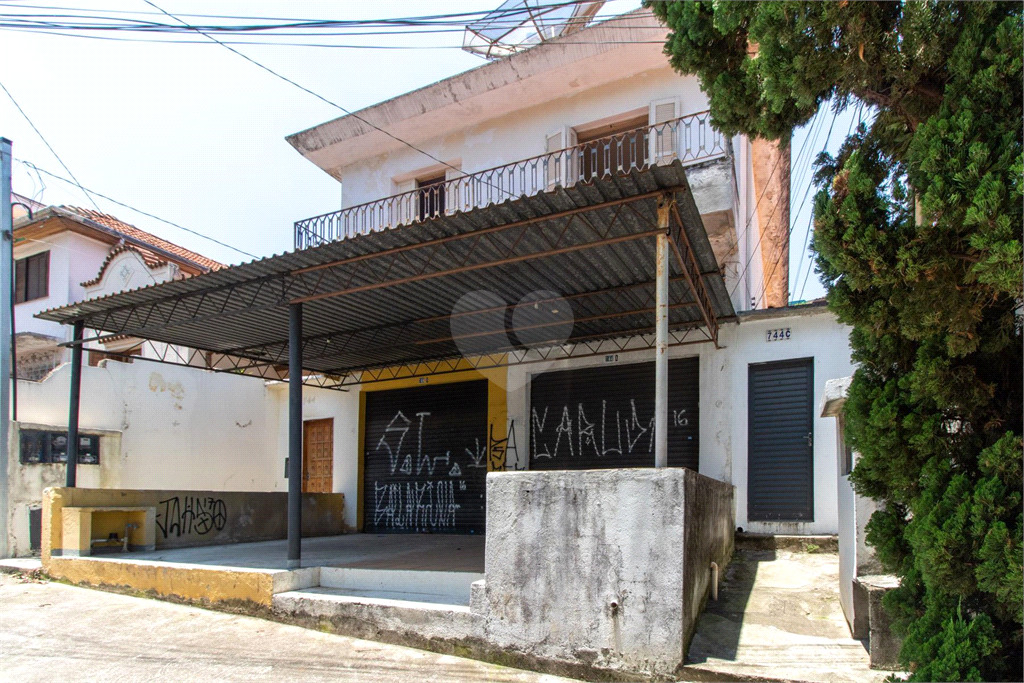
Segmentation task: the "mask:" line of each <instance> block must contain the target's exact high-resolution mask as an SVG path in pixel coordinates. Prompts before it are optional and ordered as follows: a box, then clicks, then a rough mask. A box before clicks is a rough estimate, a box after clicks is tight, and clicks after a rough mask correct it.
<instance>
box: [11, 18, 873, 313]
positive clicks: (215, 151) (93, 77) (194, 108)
mask: <svg viewBox="0 0 1024 683" xmlns="http://www.w3.org/2000/svg"><path fill="white" fill-rule="evenodd" d="M154 2H155V4H157V5H158V6H159V7H161V8H162V9H164V10H167V11H168V12H171V13H173V14H178V15H180V14H186V13H189V12H192V13H202V14H227V15H244V16H252V15H258V16H263V17H301V18H310V19H314V18H325V19H326V18H330V19H379V18H384V17H402V16H415V15H425V14H442V13H454V12H474V11H487V10H490V9H494V8H496V7H497V6H498V5H499V4H500V0H447V1H446V2H436V1H434V0H388V1H387V2H382V1H381V0H376V1H364V0H336V1H334V2H308V1H291V2H279V1H273V0H262V1H260V2H253V1H252V0H206V1H203V2H197V1H192V0H154ZM639 4H640V3H639V0H612V1H611V2H608V3H607V4H606V5H605V8H604V9H603V10H602V15H614V14H619V13H622V12H627V11H630V10H632V9H634V8H636V7H637V6H639ZM28 5H34V6H51V7H56V6H58V5H60V6H61V7H79V8H106V9H116V10H117V12H118V13H121V14H129V13H131V15H132V16H135V17H142V18H150V19H160V20H163V21H167V18H166V17H162V16H160V15H157V14H146V13H152V12H156V10H155V9H154V8H153V7H151V6H149V5H147V4H146V3H145V2H143V0H120V1H119V2H118V3H116V4H114V3H101V2H100V0H80V1H71V0H61V2H59V3H58V2H55V1H54V0H22V1H12V0H0V12H11V11H19V12H25V11H32V10H29V9H28V8H27V7H26V6H28ZM35 11H38V12H47V11H48V12H54V11H57V10H35ZM195 21H199V20H198V19H197V20H195ZM207 21H218V20H214V19H210V20H207ZM220 21H221V23H223V21H222V20H220ZM117 37H126V38H131V39H133V40H137V39H144V40H152V39H154V36H152V35H150V34H142V35H140V34H127V35H125V34H117ZM175 37H176V38H177V39H183V38H184V36H175ZM196 38H197V39H199V40H200V41H202V40H204V39H202V37H201V36H196ZM296 40H299V39H296ZM302 40H306V42H308V40H309V39H302ZM315 42H319V39H315ZM334 42H336V43H337V42H345V43H347V44H360V45H362V46H364V47H362V48H358V49H356V48H314V47H295V46H281V45H246V46H242V45H233V47H235V48H236V49H238V50H240V51H242V52H244V53H245V54H246V55H247V56H249V57H251V58H252V59H255V60H256V61H258V62H260V63H262V64H264V65H266V66H268V67H270V68H272V69H274V70H275V71H278V72H279V73H281V74H283V75H285V76H287V77H289V78H291V79H293V80H295V81H296V82H298V83H300V84H301V85H303V86H304V87H306V88H308V89H309V90H312V91H314V92H316V93H317V94H319V95H321V96H323V97H324V98H325V99H327V100H330V101H331V102H334V103H336V104H338V105H340V106H342V107H345V108H346V109H349V110H350V111H355V110H358V109H361V108H363V107H367V106H370V105H372V104H375V103H377V102H380V101H382V100H385V99H388V98H391V97H394V96H396V95H400V94H402V93H405V92H408V91H410V90H414V89H416V88H419V87H422V86H424V85H427V84H430V83H433V82H435V81H438V80H441V79H443V78H446V77H448V76H451V75H453V74H456V73H459V72H462V71H465V70H467V69H471V68H473V67H476V66H480V65H481V64H483V63H484V60H482V59H481V58H480V57H477V56H474V55H471V54H469V53H466V52H464V51H462V50H461V49H459V48H460V46H461V43H462V34H461V32H455V31H453V32H450V33H437V34H432V35H416V36H411V35H403V36H386V37H381V36H375V37H358V38H337V39H334ZM368 46H375V47H376V48H380V47H385V48H389V49H370V48H369V47H368ZM407 47H415V48H416V49H393V48H407ZM0 65H2V67H0V83H2V84H3V86H4V87H5V88H6V89H7V90H8V91H9V92H10V95H11V96H13V98H14V99H15V100H16V101H17V103H18V104H19V105H20V106H21V109H23V110H24V113H25V114H26V115H27V116H28V118H30V119H31V121H32V123H33V124H34V125H35V127H36V128H38V130H39V132H40V133H42V135H43V136H45V138H46V140H47V142H49V144H50V146H51V147H52V148H53V150H54V151H55V152H56V154H57V155H59V157H60V160H62V161H63V163H64V164H65V165H66V166H67V168H68V169H70V171H71V173H73V174H74V176H75V177H76V178H77V179H78V181H79V182H80V183H81V185H82V186H84V187H85V188H87V189H89V190H93V191H95V192H99V193H101V194H104V195H107V196H108V197H111V198H113V199H116V200H118V201H120V202H122V203H124V204H127V205H129V206H131V207H135V208H137V209H140V210H142V211H145V212H147V213H149V214H152V215H153V216H157V217H160V218H163V219H166V220H167V221H171V222H173V223H177V224H178V225H181V226H184V227H186V228H188V229H190V230H192V231H195V232H198V233H201V234H203V235H208V236H210V237H213V238H215V239H217V240H219V241H220V242H223V243H224V244H227V245H231V246H233V247H236V248H237V249H240V250H241V251H242V252H245V254H243V253H240V252H239V251H235V250H232V249H229V248H227V247H225V246H221V245H220V244H217V243H214V242H210V241H208V240H206V239H203V238H202V237H199V236H196V235H194V234H192V233H189V232H185V231H183V230H180V229H178V228H176V227H173V226H171V225H168V224H166V223H163V222H161V221H159V220H157V219H155V218H152V217H150V216H146V215H143V214H140V213H136V212H134V211H132V210H130V209H128V208H125V207H123V206H119V205H117V204H114V203H111V202H110V201H107V200H105V199H102V198H100V197H96V196H95V195H93V197H92V198H91V199H90V197H89V196H88V195H87V194H86V193H84V192H83V191H82V190H80V189H79V188H77V187H75V186H74V185H71V184H68V183H64V182H61V181H60V180H56V179H54V178H53V177H50V176H47V175H45V174H41V173H37V172H35V171H33V170H32V169H31V168H30V167H29V166H27V165H25V163H22V162H29V163H32V164H35V165H36V166H38V167H40V168H42V169H45V170H47V171H50V172H53V173H56V174H57V175H60V176H64V177H67V176H68V174H67V172H66V171H65V170H64V168H63V167H62V165H61V163H60V161H58V159H57V158H55V157H54V154H53V153H51V151H50V150H49V149H48V148H47V146H46V145H45V144H44V143H43V141H42V140H41V139H40V137H39V135H38V134H37V133H36V131H35V130H33V128H32V126H31V125H29V123H28V121H26V118H25V117H24V116H23V115H22V113H20V112H19V111H18V109H17V108H16V107H15V105H14V104H13V103H12V101H11V99H10V98H9V97H8V96H7V94H5V93H3V92H2V91H0V136H3V137H6V138H8V139H10V140H12V141H13V144H14V157H15V160H16V161H15V164H14V191H15V192H18V193H19V194H22V195H25V196H28V197H31V198H33V199H36V200H37V201H40V202H43V203H45V204H50V205H57V204H72V205H76V206H82V207H86V208H95V207H94V205H93V201H95V202H96V204H98V206H99V209H100V210H102V211H104V212H106V213H109V214H112V215H114V216H117V217H118V218H120V219H122V220H124V221H127V222H129V223H132V224H134V225H136V226H138V227H140V228H142V229H144V230H148V231H149V232H152V233H154V234H157V235H159V236H161V237H163V238H165V239H167V240H170V241H172V242H175V243H177V244H180V245H182V246H185V247H187V248H189V249H192V250H194V251H197V252H199V253H202V254H204V255H206V256H209V257H211V258H214V259H217V260H219V261H222V262H224V263H239V262H243V261H248V260H251V258H250V256H249V255H252V256H256V257H264V256H269V255H272V254H278V253H281V252H284V251H288V250H290V249H291V248H292V224H293V223H294V222H295V221H296V220H299V219H302V218H307V217H309V216H314V215H318V214H321V213H325V212H328V211H333V210H336V209H337V208H339V206H340V199H341V188H340V185H339V183H338V182H337V181H335V180H334V179H333V178H331V177H330V176H328V175H327V174H326V173H324V172H323V171H321V170H320V169H319V168H317V167H316V166H314V165H313V164H312V163H310V162H308V161H306V160H305V159H304V158H303V157H302V156H301V155H300V154H299V153H298V152H296V151H295V150H294V149H292V147H291V146H290V145H289V144H288V143H287V142H286V141H285V136H286V135H289V134H291V133H295V132H298V131H301V130H304V129H306V128H309V127H312V126H315V125H317V124H319V123H323V122H324V121H328V120H331V119H333V118H336V117H338V116H340V115H342V113H343V112H341V111H340V110H339V109H337V108H336V107H333V106H331V105H329V104H327V103H325V102H323V101H321V100H320V99H318V98H316V97H314V96H312V95H310V94H308V93H306V92H303V91H302V90H300V89H298V88H297V87H295V86H294V85H291V84H289V83H286V82H285V81H283V80H280V79H278V78H276V77H274V76H272V75H271V74H269V73H267V72H265V71H263V70H261V69H260V68H258V67H257V66H255V65H253V64H251V63H249V62H247V61H246V60H245V59H243V58H241V57H239V56H238V55H236V54H232V53H231V52H230V51H228V50H227V49H225V48H224V47H222V46H220V45H217V44H215V43H213V42H209V43H208V44H205V43H203V42H199V43H195V44H155V43H153V42H128V41H115V40H98V39H90V38H79V37H71V36H61V35H43V34H38V33H28V32H19V31H12V30H2V31H0ZM855 116H856V112H853V111H848V112H845V113H843V114H840V115H839V116H838V117H835V119H834V120H835V123H834V124H833V123H832V121H833V114H832V113H831V112H828V111H823V112H821V113H820V114H819V119H817V120H816V121H817V122H812V123H811V124H808V126H806V127H805V128H804V129H803V130H798V131H795V133H794V138H793V142H792V150H793V152H792V153H793V181H792V189H791V194H792V201H791V204H792V206H791V213H792V216H793V221H792V225H793V231H792V235H791V244H792V249H791V253H790V283H791V284H790V290H791V292H792V295H791V299H794V300H795V299H808V300H809V299H812V298H815V297H818V296H821V295H823V293H824V290H823V288H822V287H821V285H820V284H819V283H818V281H817V277H816V275H815V274H814V273H811V274H810V276H809V277H806V278H805V276H806V273H807V269H808V263H809V261H808V257H807V254H806V252H805V251H804V250H803V247H802V245H803V244H804V242H805V239H806V235H807V226H808V225H809V224H810V205H811V203H812V197H810V196H808V198H807V199H806V200H805V201H804V202H803V203H801V200H802V199H803V197H804V196H805V195H808V194H813V189H812V190H811V191H810V193H808V192H806V189H807V187H808V184H809V182H810V174H811V170H810V164H809V160H810V159H811V157H813V156H814V155H816V154H817V152H819V151H821V149H826V148H827V149H830V150H831V151H834V149H835V147H836V146H837V145H838V144H839V142H841V140H842V138H843V137H845V134H846V132H847V130H848V127H849V125H850V124H851V121H852V120H853V117H855ZM830 127H831V128H832V129H833V134H832V136H831V138H830V139H829V140H828V141H826V137H825V136H826V132H827V131H828V129H829V128H830ZM815 130H817V131H818V135H817V137H815V136H814V132H815ZM812 143H814V144H813V145H812ZM812 148H813V153H812V152H810V151H809V150H812ZM800 150H804V153H803V155H802V156H801V155H800V154H799V152H800ZM798 157H799V158H798ZM801 206H802V210H801ZM246 254H249V255H246ZM805 280H806V284H804V282H805Z"/></svg>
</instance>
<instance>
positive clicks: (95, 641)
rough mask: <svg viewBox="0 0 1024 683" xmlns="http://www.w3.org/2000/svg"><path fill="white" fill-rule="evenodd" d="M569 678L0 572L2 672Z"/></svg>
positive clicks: (30, 675)
mask: <svg viewBox="0 0 1024 683" xmlns="http://www.w3.org/2000/svg"><path fill="white" fill-rule="evenodd" d="M327 680H330V681H394V682H396V683H401V682H405V681H408V682H410V683H412V682H416V683H419V682H420V681H510V682H522V683H539V682H541V681H544V682H550V683H555V682H556V681H565V680H567V679H562V678H557V677H554V676H544V675H540V674H535V673H531V672H527V671H519V670H517V669H508V668H504V667H499V666H493V665H490V664H484V663H482V662H477V661H474V660H470V659H461V658H459V657H449V656H445V655H438V654H433V653H430V652H423V651H421V650H414V649H412V648H407V647H399V646H395V645H384V644H381V643H375V642H371V641H366V640H357V639H355V638H346V637H343V636H336V635H331V634H327V633H319V632H317V631H311V630H308V629H303V628H298V627H296V626H286V625H284V624H277V623H274V622H271V621H264V620H262V619H256V618H253V617H243V616H235V615H231V614H223V613H220V612H213V611H209V610H204V609H198V608H194V607H186V606H183V605H175V604H170V603H166V602H160V601H157V600H147V599H144V598H133V597H128V596H124V595H116V594H112V593H105V592H102V591H96V590H90V589H87V588H78V587H73V586H65V585H62V584H56V583H49V582H42V581H37V580H34V579H27V578H23V577H19V576H12V575H6V574H0V681H12V682H14V681H18V682H19V683H31V682H32V681H40V682H43V681H45V682H46V683H52V682H53V681H61V683H77V682H79V681H103V682H104V683H121V682H127V681H189V682H191V681H216V682H217V683H226V682H228V681H281V682H287V683H300V682H303V681H327Z"/></svg>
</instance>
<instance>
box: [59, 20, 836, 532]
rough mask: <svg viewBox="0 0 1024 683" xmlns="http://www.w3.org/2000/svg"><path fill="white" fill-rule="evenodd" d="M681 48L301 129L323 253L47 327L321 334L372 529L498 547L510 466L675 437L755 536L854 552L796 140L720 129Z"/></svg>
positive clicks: (350, 476)
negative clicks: (812, 292) (807, 300)
mask: <svg viewBox="0 0 1024 683" xmlns="http://www.w3.org/2000/svg"><path fill="white" fill-rule="evenodd" d="M665 35H666V32H665V29H664V28H663V27H659V26H658V25H657V24H656V22H655V20H654V19H653V17H652V16H651V15H650V13H649V12H647V11H646V10H638V11H636V12H632V13H629V14H626V15H623V16H621V17H617V18H615V19H612V20H609V21H605V22H602V23H598V24H594V25H592V26H589V27H587V28H584V29H582V30H579V31H576V32H574V33H572V34H571V36H567V37H566V38H561V39H553V40H549V41H546V42H544V43H543V44H540V45H537V46H535V47H532V48H530V49H527V50H523V51H521V52H517V53H514V54H511V55H509V56H507V57H504V58H502V59H500V60H497V61H492V62H489V63H487V64H484V65H482V66H480V67H478V68H476V69H472V70H470V71H467V72H465V73H461V74H459V75H456V76H453V77H451V78H448V79H445V80H443V81H440V82H438V83H434V84H431V85H428V86H425V87H424V88H421V89H419V90H415V91H413V92H410V93H407V94H404V95H400V96H398V97H395V98H393V99H391V100H388V101H386V102H382V103H380V104H377V105H374V106H371V107H369V108H367V109H364V110H361V111H358V112H355V113H353V114H351V115H348V116H343V117H341V118H338V119H335V120H332V121H328V122H326V123H323V124H320V125H318V126H315V127H313V128H311V129H309V130H306V131H302V132H300V133H296V134H295V135H292V136H290V137H289V138H288V140H289V142H290V143H291V144H292V145H293V146H294V147H295V148H296V149H297V150H298V151H299V152H300V153H302V154H303V155H304V156H305V157H306V158H308V159H309V160H310V161H311V162H313V163H315V164H316V165H317V166H319V167H320V168H322V169H323V170H324V171H325V172H326V173H328V174H330V175H331V176H332V177H334V178H336V179H337V180H338V181H339V182H340V183H341V184H342V187H343V196H344V204H345V207H344V208H342V209H341V210H339V211H334V212H331V213H328V214H324V215H322V216H317V217H314V218H310V219H306V220H301V221H299V222H297V223H296V225H295V249H296V250H295V252H293V253H291V254H285V255H282V256H280V257H274V258H270V259H264V260H261V261H257V262H254V263H251V264H243V265H241V266H237V267H233V268H229V269H223V270H220V271H216V272H213V273H210V274H208V275H202V276H198V277H195V278H192V279H190V280H189V281H188V282H185V283H180V284H177V285H175V286H174V287H168V286H163V287H147V288H144V289H143V290H140V291H139V292H136V293H133V295H131V296H124V297H107V298H103V299H99V300H96V301H91V302H88V303H83V304H79V305H75V306H71V307H67V308H64V309H61V310H59V311H55V312H48V313H44V314H43V316H42V317H44V318H46V319H49V320H54V321H60V322H64V323H70V322H71V321H73V320H81V321H83V323H84V324H85V325H86V327H89V328H96V329H101V330H104V331H105V333H104V334H102V335H98V336H93V337H87V338H86V345H87V346H89V345H90V344H95V343H96V342H97V341H106V340H109V339H111V338H116V337H118V336H121V335H129V336H133V337H144V338H148V339H152V340H155V341H158V342H161V343H166V344H180V345H185V346H189V347H194V348H197V349H201V350H204V351H205V352H207V353H210V354H215V355H217V357H219V358H230V359H231V363H230V364H228V365H232V366H233V367H234V368H235V370H234V371H235V372H253V371H254V369H256V368H268V367H270V368H276V369H278V370H279V371H280V376H281V377H285V376H287V375H288V373H287V372H286V371H285V368H286V366H287V364H288V362H289V356H288V349H289V347H290V341H289V340H290V339H291V341H294V340H295V339H296V337H291V336H290V335H295V334H299V335H300V336H299V337H298V339H302V340H304V341H303V342H302V344H303V346H302V349H303V350H302V353H303V357H302V359H301V361H300V362H301V365H302V367H303V371H304V375H303V377H304V378H306V379H307V380H308V379H310V378H317V379H316V381H317V382H319V383H320V384H321V385H323V384H332V383H333V384H334V385H335V386H336V388H342V389H344V390H345V391H344V393H342V394H341V395H340V396H339V397H338V398H337V400H335V401H331V402H329V404H324V405H329V406H330V407H329V409H324V410H320V409H317V410H318V412H316V413H315V414H311V412H310V411H307V412H306V413H305V414H304V419H305V421H306V422H307V424H306V426H305V430H306V433H307V437H308V435H309V434H310V433H311V432H310V430H313V431H314V432H315V434H316V436H315V441H316V443H317V444H318V446H317V449H316V453H317V456H316V457H317V458H318V460H319V461H320V462H319V464H318V465H317V471H318V472H320V476H321V478H323V479H324V481H326V482H331V486H332V487H333V490H335V491H340V492H344V493H345V495H346V501H347V513H346V514H347V519H346V521H347V523H348V524H349V526H351V527H353V528H356V529H359V530H364V531H377V532H392V531H394V532H414V531H424V532H465V533H485V532H486V529H485V526H484V510H485V501H484V479H485V474H486V472H487V471H494V470H504V469H514V470H528V469H593V468H608V467H616V468H617V467H642V466H651V465H653V464H655V461H656V460H655V456H656V451H657V450H658V449H659V444H660V443H667V453H668V464H669V465H671V466H685V467H689V468H692V469H696V470H698V471H699V472H701V473H703V474H707V475H708V476H710V477H713V478H716V479H720V480H722V481H727V482H730V483H732V484H734V485H735V486H736V487H737V491H738V495H737V499H736V506H737V510H736V513H737V516H736V521H737V525H738V526H740V527H743V528H744V529H746V530H750V531H757V532H778V533H794V534H820V533H835V531H836V528H837V512H836V500H835V485H834V481H835V480H836V477H837V472H836V454H835V443H836V440H835V438H834V425H833V424H832V423H831V421H829V420H827V419H824V418H818V417H816V416H815V411H814V410H813V407H814V406H815V405H816V401H817V400H818V399H819V398H820V396H819V394H820V391H821V387H822V386H823V384H824V381H825V380H827V379H831V378H834V377H841V376H846V375H848V374H850V372H851V370H852V368H851V362H850V354H849V348H848V344H847V334H848V330H847V329H846V328H845V327H843V326H842V325H840V324H838V323H837V322H836V320H835V318H834V317H833V316H832V315H831V314H830V313H828V312H827V311H826V310H825V308H824V306H823V305H822V304H821V302H818V303H815V304H811V305H804V306H795V307H790V306H789V305H788V286H787V285H788V254H789V248H788V234H789V229H788V215H789V189H788V184H789V160H788V155H789V150H788V147H782V148H780V147H778V146H776V145H771V144H767V143H764V142H752V141H750V140H748V139H746V138H744V137H742V136H738V137H736V138H733V139H727V138H724V137H723V136H722V135H721V134H719V133H718V132H716V131H715V130H714V128H713V126H712V125H711V120H710V116H709V114H708V101H707V97H706V96H705V95H704V94H703V93H702V92H701V90H700V87H699V84H698V82H697V79H696V78H695V77H685V76H681V75H679V74H677V73H675V72H674V71H673V70H672V69H671V68H670V67H669V65H668V63H667V60H666V58H665V56H664V54H663V53H662V49H661V46H662V44H663V42H662V41H663V39H664V38H665ZM659 232H660V233H666V232H667V234H669V235H670V236H671V237H672V239H671V240H670V244H669V245H668V246H667V247H666V249H667V251H666V253H665V254H664V255H663V256H664V257H665V260H661V261H659V258H658V256H657V248H656V244H655V243H656V241H657V240H656V239H655V236H656V235H657V234H658V233H659ZM659 262H660V263H661V264H662V266H663V267H664V268H665V269H666V273H667V275H666V277H667V280H668V283H667V288H668V289H667V292H665V293H662V294H659V293H658V292H656V291H655V290H656V284H657V282H658V277H657V275H658V273H657V272H656V271H658V263H659ZM193 300H194V301H195V305H194V306H189V305H185V304H184V303H180V302H186V301H193ZM174 301H178V302H179V304H175V303H172V302H174ZM659 305H660V306H661V308H660V310H661V311H662V313H663V314H664V323H665V324H667V328H668V336H659V324H660V323H661V321H660V320H658V319H656V315H655V314H656V309H658V306H659ZM296 309H301V310H302V314H301V318H302V324H301V326H300V329H296V326H295V324H294V320H292V319H291V318H290V316H291V315H292V314H294V312H295V310H296ZM129 312H130V313H129ZM290 320H292V322H289V321H290ZM147 321H148V322H147ZM154 321H157V322H154ZM657 348H662V349H663V350H664V354H659V355H665V356H666V357H668V358H670V360H669V361H668V367H667V370H666V372H667V377H666V379H667V382H665V383H661V384H659V383H658V382H657V380H656V371H655V370H656V368H655V365H656V363H655V356H656V354H655V350H656V349H657ZM293 360H294V359H293ZM222 369H223V368H222ZM656 385H657V386H659V387H664V386H665V385H667V387H668V389H667V393H665V390H664V389H663V388H661V389H659V390H658V391H657V392H656V391H655V388H656ZM659 395H660V396H661V398H658V396H659ZM665 401H667V407H666V406H665V405H664V402H665ZM656 408H657V410H656ZM282 410H283V408H282ZM325 410H326V412H325ZM659 411H663V414H664V415H667V416H668V417H667V418H665V420H664V423H663V424H660V425H659V424H656V422H658V420H656V413H658V412H659ZM281 419H282V420H284V415H283V414H282V415H281ZM287 432H288V430H286V429H284V428H281V429H279V430H277V437H276V438H277V443H278V445H279V447H280V449H281V453H280V455H281V456H282V457H283V456H284V455H285V452H286V451H287V448H286V447H288V444H289V441H288V440H287V436H286V435H287ZM656 435H657V437H656ZM300 441H301V439H300ZM307 441H309V438H307ZM290 448H291V449H292V450H294V445H292V446H290ZM307 457H310V456H308V455H307ZM294 459H295V458H293V460H294ZM428 498H429V500H428ZM416 510H421V511H427V510H429V511H428V512H422V514H421V513H418V512H416ZM440 510H444V511H445V512H444V514H442V513H441V512H439V511H440Z"/></svg>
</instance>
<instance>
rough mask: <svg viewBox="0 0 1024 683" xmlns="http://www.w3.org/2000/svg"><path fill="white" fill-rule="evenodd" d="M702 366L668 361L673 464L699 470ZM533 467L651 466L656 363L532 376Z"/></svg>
mask: <svg viewBox="0 0 1024 683" xmlns="http://www.w3.org/2000/svg"><path fill="white" fill-rule="evenodd" d="M699 404H700V367H699V363H698V359H697V358H680V359H678V360H671V361H669V364H668V408H669V426H668V464H669V466H670V467H689V468H690V469H693V470H696V469H697V465H698V463H699V460H700V457H699V456H700V448H699V446H700V444H699V433H700V429H699V427H700V425H699ZM529 417H530V422H529V436H530V469H534V470H585V469H606V468H618V467H653V466H654V363H632V364H628V365H612V366H607V367H596V368H581V369H579V370H563V371H559V372H548V373H544V374H541V375H537V376H535V377H533V378H532V380H531V382H530V416H529Z"/></svg>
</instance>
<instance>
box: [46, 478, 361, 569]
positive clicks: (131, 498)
mask: <svg viewBox="0 0 1024 683" xmlns="http://www.w3.org/2000/svg"><path fill="white" fill-rule="evenodd" d="M287 501H288V494H287V493H260V492H243V491H181V490H177V491H153V490H149V491H143V490H122V489H87V488H48V489H46V490H45V491H44V492H43V524H42V546H43V547H42V557H43V566H44V567H46V566H47V563H48V562H49V560H50V557H51V555H53V556H60V555H63V554H65V553H64V549H65V548H73V549H78V548H79V545H80V544H79V543H77V542H73V541H72V542H70V544H69V543H66V542H65V539H64V526H63V524H62V523H61V522H62V520H63V511H64V509H65V508H104V509H108V510H116V509H117V508H150V509H152V519H153V523H154V524H155V526H156V528H155V529H154V530H152V531H153V538H154V543H155V546H156V548H157V549H160V548H188V547H194V546H203V545H222V544H229V543H246V542H252V541H268V540H275V539H281V538H285V537H286V535H287V528H288V527H287V522H288V516H287ZM344 516H345V496H344V495H342V494H340V493H305V494H303V496H302V534H303V536H305V537H307V538H308V537H312V536H330V535H335V534H340V533H342V532H343V530H344Z"/></svg>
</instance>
